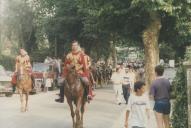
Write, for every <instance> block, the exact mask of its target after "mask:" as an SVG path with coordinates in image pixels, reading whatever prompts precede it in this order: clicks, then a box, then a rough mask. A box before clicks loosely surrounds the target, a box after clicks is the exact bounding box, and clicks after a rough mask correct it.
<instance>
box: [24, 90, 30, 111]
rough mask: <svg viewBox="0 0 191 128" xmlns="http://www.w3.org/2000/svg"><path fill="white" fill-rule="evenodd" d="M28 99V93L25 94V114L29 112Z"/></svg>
mask: <svg viewBox="0 0 191 128" xmlns="http://www.w3.org/2000/svg"><path fill="white" fill-rule="evenodd" d="M28 98H29V93H28V92H27V93H26V94H25V112H26V111H28Z"/></svg>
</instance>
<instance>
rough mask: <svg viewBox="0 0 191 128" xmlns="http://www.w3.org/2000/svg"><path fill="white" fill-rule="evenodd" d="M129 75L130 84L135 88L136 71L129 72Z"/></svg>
mask: <svg viewBox="0 0 191 128" xmlns="http://www.w3.org/2000/svg"><path fill="white" fill-rule="evenodd" d="M128 76H129V78H130V82H131V84H130V86H131V89H132V90H134V83H135V73H134V72H129V73H128Z"/></svg>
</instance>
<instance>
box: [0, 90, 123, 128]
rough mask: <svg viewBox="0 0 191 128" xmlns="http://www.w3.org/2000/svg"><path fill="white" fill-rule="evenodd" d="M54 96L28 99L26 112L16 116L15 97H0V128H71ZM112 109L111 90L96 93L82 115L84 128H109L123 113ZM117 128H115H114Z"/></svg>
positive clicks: (64, 108)
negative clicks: (83, 116) (27, 110)
mask: <svg viewBox="0 0 191 128" xmlns="http://www.w3.org/2000/svg"><path fill="white" fill-rule="evenodd" d="M56 93H57V92H48V93H41V94H37V95H32V96H30V99H29V106H30V107H29V112H27V113H20V111H19V110H20V109H19V107H20V101H19V96H18V95H14V96H13V97H11V98H6V97H0V128H71V127H72V120H71V117H70V111H69V107H68V105H67V104H66V103H64V104H60V103H56V102H54V99H55V98H56V97H57V96H56V95H55V94H56ZM124 108H125V105H121V106H119V105H116V104H115V102H114V94H113V91H112V89H110V88H105V89H98V90H97V91H96V97H95V99H94V101H93V102H91V103H90V104H88V106H87V110H86V113H85V121H84V123H85V124H84V125H85V128H111V127H113V125H114V124H115V123H116V122H115V121H116V120H118V119H119V117H120V116H121V114H122V112H123V111H124ZM116 128H119V127H116Z"/></svg>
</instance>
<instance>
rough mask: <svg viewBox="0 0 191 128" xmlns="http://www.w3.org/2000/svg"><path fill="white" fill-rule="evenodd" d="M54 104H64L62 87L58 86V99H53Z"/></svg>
mask: <svg viewBox="0 0 191 128" xmlns="http://www.w3.org/2000/svg"><path fill="white" fill-rule="evenodd" d="M55 101H56V102H60V103H64V85H63V84H62V85H61V86H60V93H59V98H58V99H55Z"/></svg>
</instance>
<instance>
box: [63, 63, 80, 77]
mask: <svg viewBox="0 0 191 128" xmlns="http://www.w3.org/2000/svg"><path fill="white" fill-rule="evenodd" d="M66 68H67V71H68V73H67V76H66V77H67V79H70V80H72V79H76V78H77V77H78V73H77V71H76V67H75V66H74V65H70V66H67V67H66Z"/></svg>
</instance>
